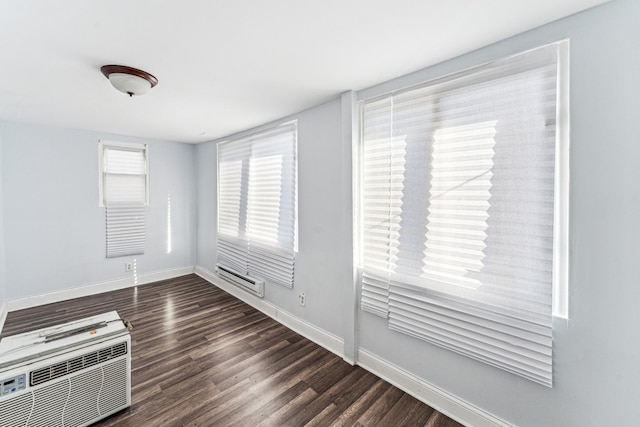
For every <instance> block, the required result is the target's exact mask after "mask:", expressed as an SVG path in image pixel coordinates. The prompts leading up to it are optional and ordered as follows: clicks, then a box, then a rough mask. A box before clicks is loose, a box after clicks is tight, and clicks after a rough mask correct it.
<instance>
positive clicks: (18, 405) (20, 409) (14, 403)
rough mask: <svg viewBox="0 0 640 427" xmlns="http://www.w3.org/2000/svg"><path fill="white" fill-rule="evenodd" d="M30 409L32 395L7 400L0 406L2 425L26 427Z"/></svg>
mask: <svg viewBox="0 0 640 427" xmlns="http://www.w3.org/2000/svg"><path fill="white" fill-rule="evenodd" d="M32 407H33V395H32V394H30V393H28V394H23V395H21V396H19V397H16V398H15V399H8V400H7V401H6V403H5V404H3V405H0V419H1V420H2V425H3V426H5V425H6V426H11V427H13V426H24V425H26V424H27V420H28V419H29V414H30V413H31V408H32Z"/></svg>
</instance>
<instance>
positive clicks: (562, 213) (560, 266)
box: [353, 39, 570, 385]
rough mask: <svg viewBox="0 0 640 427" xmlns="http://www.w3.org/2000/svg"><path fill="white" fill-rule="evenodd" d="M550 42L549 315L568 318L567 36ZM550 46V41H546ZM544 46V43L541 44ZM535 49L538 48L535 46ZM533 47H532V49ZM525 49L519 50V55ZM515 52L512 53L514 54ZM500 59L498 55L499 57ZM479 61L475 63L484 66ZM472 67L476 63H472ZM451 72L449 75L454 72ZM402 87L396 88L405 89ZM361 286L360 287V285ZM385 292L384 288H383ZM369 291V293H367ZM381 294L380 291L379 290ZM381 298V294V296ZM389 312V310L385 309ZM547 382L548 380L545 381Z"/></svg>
mask: <svg viewBox="0 0 640 427" xmlns="http://www.w3.org/2000/svg"><path fill="white" fill-rule="evenodd" d="M552 45H557V48H558V56H557V95H556V96H557V99H556V126H557V131H556V135H555V137H556V144H555V150H556V154H555V156H556V157H555V173H554V177H555V178H554V222H553V231H554V232H553V260H552V262H553V278H552V280H551V288H552V313H551V314H552V317H553V318H560V319H568V318H569V289H568V288H569V265H568V264H569V249H568V248H569V243H568V242H569V134H570V130H569V40H568V39H567V40H562V41H559V42H556V43H553V44H552ZM548 46H549V45H548ZM542 47H545V46H542ZM536 49H538V48H536ZM531 50H535V49H531ZM524 53H527V52H522V53H518V54H516V55H521V54H524ZM516 55H514V56H516ZM498 60H501V59H498ZM484 65H485V64H483V65H479V66H478V67H483V66H484ZM474 68H475V67H474ZM466 73H473V69H469V70H463V71H461V72H460V74H466ZM457 74H458V73H453V74H452V75H457ZM447 78H448V76H444V77H440V78H436V79H434V80H433V81H432V82H425V83H422V84H420V85H417V86H415V87H421V86H429V85H430V84H432V83H434V84H435V83H437V82H438V81H441V80H446V79H447ZM408 89H410V88H403V89H399V90H408ZM383 95H384V93H382V94H378V95H374V96H370V97H367V98H362V99H361V100H360V104H361V106H362V104H363V103H364V102H366V101H367V100H368V99H372V98H378V97H382V96H383ZM362 111H363V110H362V108H361V109H360V138H358V139H356V140H355V147H354V153H355V156H354V171H355V172H354V186H353V190H354V194H356V195H357V197H356V210H355V215H354V216H355V219H356V222H355V224H356V226H355V227H354V239H355V241H354V246H355V254H356V256H355V259H356V262H357V267H358V269H357V270H358V275H357V276H358V279H357V280H358V284H359V286H362V283H361V282H360V281H361V280H362V275H363V264H362V254H363V247H362V242H363V228H362V227H363V224H362V218H363V212H362V209H363V206H362V197H361V192H362V189H361V186H362V185H363V184H362V183H363V165H362V162H363V147H362V145H361V144H362V141H363V140H362V135H363V118H362ZM359 289H360V288H359ZM383 293H384V291H383ZM370 295H371V294H370ZM381 295H382V294H381ZM382 298H384V296H382ZM379 309H380V311H379V312H377V313H376V311H377V310H378V308H377V307H376V303H375V302H374V303H373V305H372V306H370V307H369V310H368V311H370V312H371V313H374V314H378V315H380V316H382V317H385V309H384V307H383V306H380V307H379ZM387 315H388V312H387ZM548 385H550V384H548Z"/></svg>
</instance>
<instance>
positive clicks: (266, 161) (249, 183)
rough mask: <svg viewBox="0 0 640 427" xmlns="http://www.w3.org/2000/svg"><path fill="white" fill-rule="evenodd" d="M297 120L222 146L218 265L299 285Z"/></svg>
mask: <svg viewBox="0 0 640 427" xmlns="http://www.w3.org/2000/svg"><path fill="white" fill-rule="evenodd" d="M296 146H297V123H295V122H292V123H287V124H284V125H281V126H279V127H277V128H275V129H271V130H269V131H266V132H262V133H259V134H256V135H252V136H250V137H248V138H244V139H240V140H235V141H228V142H223V143H220V144H219V145H218V253H217V257H218V260H217V262H218V264H221V265H224V266H226V267H229V268H231V269H233V270H235V271H237V272H239V273H241V274H246V275H248V276H252V277H256V278H260V279H265V280H269V281H271V282H273V283H277V284H280V285H283V286H287V287H293V282H294V267H295V252H296V244H297V242H296V229H297V223H296V221H297V220H296V216H297V208H296V206H297V188H296V186H297V183H296V181H297V178H296V176H297V170H296V169H297V166H296V164H297V160H296Z"/></svg>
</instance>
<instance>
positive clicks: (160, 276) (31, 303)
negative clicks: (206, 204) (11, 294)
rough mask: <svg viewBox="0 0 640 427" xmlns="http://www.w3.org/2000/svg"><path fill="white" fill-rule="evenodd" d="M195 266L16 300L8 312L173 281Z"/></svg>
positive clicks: (191, 270) (189, 271)
mask: <svg viewBox="0 0 640 427" xmlns="http://www.w3.org/2000/svg"><path fill="white" fill-rule="evenodd" d="M193 271H194V268H193V266H189V267H180V268H171V269H168V270H160V271H154V272H151V273H144V274H139V275H137V277H134V276H129V277H124V278H122V279H116V280H108V281H105V282H100V283H93V284H91V285H85V286H79V287H77V288H71V289H64V290H61V291H56V292H51V293H48V294H42V295H35V296H31V297H27V298H20V299H15V300H11V301H8V302H7V307H8V311H16V310H22V309H24V308H30V307H36V306H38V305H44V304H50V303H53V302H59V301H64V300H68V299H73V298H80V297H86V296H89V295H95V294H101V293H103V292H109V291H115V290H117V289H124V288H130V287H133V286H138V285H144V284H145V283H151V282H157V281H159V280H166V279H173V278H174V277H180V276H184V275H185V274H191V273H193Z"/></svg>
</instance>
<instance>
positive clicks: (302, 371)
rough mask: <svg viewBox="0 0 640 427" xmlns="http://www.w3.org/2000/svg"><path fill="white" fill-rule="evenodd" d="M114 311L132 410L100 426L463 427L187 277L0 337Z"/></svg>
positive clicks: (58, 306) (40, 312)
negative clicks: (128, 364)
mask: <svg viewBox="0 0 640 427" xmlns="http://www.w3.org/2000/svg"><path fill="white" fill-rule="evenodd" d="M111 310H117V311H118V313H119V314H120V315H121V316H122V317H124V318H126V319H128V320H130V321H131V323H132V324H133V326H134V328H133V331H131V338H132V375H131V382H132V394H131V398H132V406H131V407H130V408H128V409H126V410H124V411H121V412H120V413H117V414H115V415H113V416H111V417H110V418H108V419H106V420H103V421H101V422H99V423H97V424H96V425H97V426H136V427H147V426H182V425H184V426H303V425H307V426H429V427H445V426H446V427H454V426H460V424H459V423H457V422H455V421H453V420H451V419H450V418H448V417H446V416H444V415H442V414H441V413H439V412H437V411H435V410H434V409H432V408H430V407H429V406H427V405H425V404H424V403H422V402H420V401H418V400H416V399H415V398H413V397H411V396H409V395H408V394H406V393H404V392H402V391H401V390H399V389H398V388H396V387H394V386H392V385H390V384H389V383H387V382H386V381H384V380H382V379H380V378H378V377H376V376H375V375H373V374H371V373H369V372H368V371H366V370H364V369H362V368H360V367H357V366H356V367H354V366H350V365H349V364H347V363H346V362H344V361H343V360H342V359H341V358H339V357H338V356H336V355H334V354H333V353H331V352H329V351H327V350H325V349H323V348H322V347H320V346H318V345H316V344H314V343H313V342H311V341H309V340H307V339H306V338H304V337H302V336H300V335H298V334H297V333H295V332H293V331H291V330H289V329H287V328H286V327H284V326H282V325H280V324H279V323H277V322H276V321H275V320H273V319H271V318H269V317H267V316H266V315H264V314H262V313H261V312H259V311H257V310H255V309H254V308H252V307H250V306H249V305H247V304H245V303H243V302H242V301H240V300H238V299H236V298H234V297H233V296H231V295H229V294H227V293H225V292H224V291H222V290H220V289H218V288H216V287H215V286H213V285H211V284H209V283H208V282H206V281H205V280H203V279H201V278H200V277H198V276H196V275H193V274H192V275H188V276H183V277H180V278H176V279H171V280H165V281H161V282H156V283H153V284H147V285H143V286H138V287H137V288H128V289H123V290H118V291H113V292H107V293H104V294H100V295H94V296H90V297H84V298H78V299H74V300H69V301H64V302H60V303H55V304H49V305H44V306H39V307H34V308H30V309H26V310H20V311H15V312H11V313H9V315H8V317H7V321H6V323H5V326H4V329H3V330H2V336H6V335H12V334H16V333H20V332H26V331H29V330H33V329H39V328H43V327H48V326H52V325H55V324H59V323H64V322H67V321H71V320H76V319H81V318H84V317H88V316H92V315H96V314H100V313H103V312H107V311H111Z"/></svg>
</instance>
